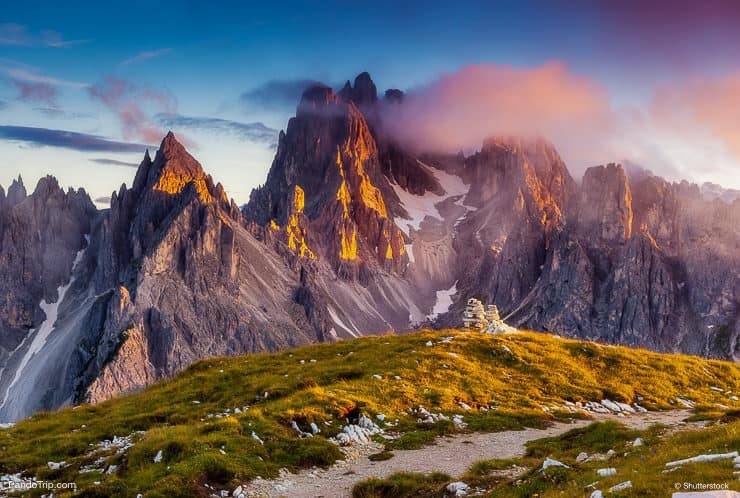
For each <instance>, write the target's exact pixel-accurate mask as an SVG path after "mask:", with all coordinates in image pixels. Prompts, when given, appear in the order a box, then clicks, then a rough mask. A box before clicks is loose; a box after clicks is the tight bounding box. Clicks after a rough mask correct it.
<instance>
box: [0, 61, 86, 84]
mask: <svg viewBox="0 0 740 498" xmlns="http://www.w3.org/2000/svg"><path fill="white" fill-rule="evenodd" d="M0 73H4V74H6V75H7V76H10V77H11V78H12V79H14V80H19V81H28V82H32V83H43V84H46V85H55V86H64V87H68V88H85V87H87V86H88V84H87V83H82V82H79V81H70V80H65V79H61V78H54V77H52V76H46V75H44V74H43V73H41V72H40V71H39V70H38V69H37V68H35V67H33V66H29V65H28V64H23V63H20V62H17V61H13V60H11V59H3V58H0Z"/></svg>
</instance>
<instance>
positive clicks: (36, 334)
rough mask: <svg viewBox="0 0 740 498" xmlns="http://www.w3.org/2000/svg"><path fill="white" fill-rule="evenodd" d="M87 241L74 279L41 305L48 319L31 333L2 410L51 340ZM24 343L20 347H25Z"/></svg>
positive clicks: (73, 265)
mask: <svg viewBox="0 0 740 498" xmlns="http://www.w3.org/2000/svg"><path fill="white" fill-rule="evenodd" d="M85 239H86V240H87V245H85V247H84V248H82V249H80V250H79V251H78V252H77V255H76V256H75V259H74V263H73V264H72V272H71V275H72V277H71V278H70V279H69V282H68V283H67V284H66V285H60V286H59V287H58V288H57V300H56V301H55V302H53V303H48V302H46V300H44V301H41V304H40V305H39V306H40V307H41V310H42V311H43V312H44V314H45V315H46V319H45V320H44V321H43V322H42V323H41V325H39V327H38V328H37V329H36V330H35V331H33V330H32V331H31V332H30V333H29V337H30V336H31V335H33V340H32V341H31V344H30V345H29V346H28V349H27V350H26V352H25V354H24V355H23V357H22V358H21V361H20V363H19V365H18V368H16V370H15V376H14V377H13V380H12V381H11V382H10V384H8V387H7V389H6V390H5V394H4V395H3V399H2V402H0V408H2V407H3V406H5V403H6V402H7V400H8V395H9V394H10V391H11V389H12V388H13V386H15V384H16V383H17V382H18V380H19V379H20V378H21V376H22V375H23V370H24V369H25V368H26V366H27V365H28V363H29V362H30V361H31V359H32V358H33V357H34V356H35V355H36V354H37V353H38V352H39V351H41V349H43V347H44V346H45V345H46V341H47V339H48V338H49V336H50V335H51V334H52V332H54V328H55V325H56V322H57V317H58V316H59V305H60V304H62V301H64V296H65V295H66V294H67V291H68V290H69V288H70V287H72V284H74V281H75V277H74V272H75V269H76V268H77V266H78V265H79V263H80V262H81V261H82V257H83V255H84V254H85V250H86V249H87V246H88V245H89V243H90V237H89V236H87V235H86V236H85ZM26 339H27V338H26ZM26 339H24V341H23V343H25V341H26ZM23 343H21V345H20V346H19V348H20V347H21V346H23Z"/></svg>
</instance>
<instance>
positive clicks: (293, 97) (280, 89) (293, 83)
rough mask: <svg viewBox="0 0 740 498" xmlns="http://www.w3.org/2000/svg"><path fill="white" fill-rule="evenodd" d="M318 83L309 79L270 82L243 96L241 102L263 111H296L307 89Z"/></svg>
mask: <svg viewBox="0 0 740 498" xmlns="http://www.w3.org/2000/svg"><path fill="white" fill-rule="evenodd" d="M317 83H318V82H317V81H315V80H312V79H308V78H299V79H291V80H270V81H267V82H265V83H263V84H261V85H260V86H258V87H255V88H253V89H251V90H248V91H246V92H244V93H242V94H241V96H240V100H241V102H242V103H244V104H246V105H248V106H255V107H259V108H262V109H268V110H273V109H279V110H283V109H286V108H288V109H295V107H296V106H297V105H298V101H299V100H300V98H301V95H302V94H303V92H304V90H306V88H308V87H310V86H312V85H315V84H317Z"/></svg>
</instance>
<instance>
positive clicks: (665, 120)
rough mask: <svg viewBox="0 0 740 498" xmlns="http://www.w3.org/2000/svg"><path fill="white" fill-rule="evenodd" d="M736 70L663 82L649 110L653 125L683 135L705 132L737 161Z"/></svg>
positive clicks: (739, 85)
mask: <svg viewBox="0 0 740 498" xmlns="http://www.w3.org/2000/svg"><path fill="white" fill-rule="evenodd" d="M738 109H740V72H736V73H734V74H730V75H726V76H722V77H718V78H692V79H690V80H688V81H685V82H680V83H673V84H669V85H664V86H662V87H660V88H658V90H657V91H656V93H655V98H654V99H653V103H652V106H651V113H652V116H653V118H654V119H655V120H656V122H657V124H658V125H659V126H660V127H662V128H666V129H669V130H671V131H673V132H674V133H677V134H680V135H682V136H687V137H691V136H694V137H697V136H700V135H702V134H708V135H709V136H710V137H712V138H714V139H716V140H719V141H720V142H722V144H723V145H724V146H725V147H726V148H727V150H728V151H729V152H730V153H731V154H732V155H733V156H734V157H735V159H737V160H738V161H740V119H739V118H738Z"/></svg>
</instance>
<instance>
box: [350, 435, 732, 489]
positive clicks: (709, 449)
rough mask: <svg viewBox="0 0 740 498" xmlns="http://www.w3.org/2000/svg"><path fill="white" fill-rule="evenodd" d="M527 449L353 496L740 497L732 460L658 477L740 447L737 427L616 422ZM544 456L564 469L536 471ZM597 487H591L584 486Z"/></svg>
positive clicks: (379, 484) (402, 478) (375, 482)
mask: <svg viewBox="0 0 740 498" xmlns="http://www.w3.org/2000/svg"><path fill="white" fill-rule="evenodd" d="M638 436H639V437H641V438H642V439H643V441H644V445H643V446H640V447H636V448H635V447H632V445H631V442H632V441H634V438H635V437H638ZM527 447H528V451H527V455H526V456H524V457H522V458H515V459H507V460H483V461H480V462H477V463H475V464H474V465H473V466H472V467H471V468H470V469H469V470H468V472H467V473H466V474H465V475H463V476H458V477H456V478H453V477H450V479H448V480H447V481H442V482H440V481H439V480H436V479H435V481H434V482H435V485H434V486H433V487H430V486H428V485H427V484H426V483H427V479H430V478H431V476H424V475H420V474H396V475H394V476H392V477H391V478H388V479H385V480H383V479H368V480H366V481H363V482H360V483H358V484H357V485H356V486H355V488H354V495H353V496H354V497H355V498H360V497H365V496H373V497H377V498H389V497H394V498H406V497H418V496H430V497H442V496H444V492H443V490H444V487H445V485H446V484H448V483H449V482H451V481H453V480H462V481H464V482H465V483H467V484H468V485H470V486H471V488H474V487H478V488H481V489H483V490H486V493H485V496H491V497H497V498H498V497H502V498H529V497H532V496H538V497H541V498H546V497H556V496H557V497H562V496H589V495H590V494H591V492H592V491H593V489H601V490H602V491H603V492H604V495H605V496H613V497H616V498H619V497H628V496H629V497H632V496H644V497H653V496H670V495H671V493H672V492H673V491H674V490H675V483H676V482H680V483H684V482H689V483H727V484H728V486H729V489H731V490H739V491H740V481H738V480H737V479H736V478H735V477H734V476H733V474H732V472H733V468H732V460H722V461H719V462H712V463H695V464H687V465H684V466H683V467H682V468H681V469H680V470H678V471H676V472H671V473H663V471H664V470H666V467H665V464H666V463H667V462H670V461H674V460H680V459H682V458H687V457H690V456H696V455H700V454H706V453H728V452H731V451H735V450H737V449H738V448H740V421H733V422H730V423H728V424H719V425H715V426H712V427H709V428H706V429H702V430H689V431H683V432H678V433H672V434H668V433H666V432H665V428H664V427H660V426H654V427H651V428H649V429H647V430H645V431H633V430H629V429H626V428H625V427H624V426H622V425H621V424H618V423H615V422H605V423H598V422H597V423H594V424H591V425H589V426H587V427H584V428H581V429H576V430H573V431H569V432H567V433H565V434H562V435H561V436H558V437H553V438H546V439H540V440H536V441H532V442H530V443H529V444H528V445H527ZM610 449H613V450H615V452H616V455H615V456H613V457H612V458H610V459H609V460H608V461H594V462H583V463H576V461H575V458H576V456H577V454H578V453H580V452H581V451H585V452H587V453H589V454H593V453H595V452H597V451H601V452H603V453H605V452H606V451H608V450H610ZM545 456H549V457H551V458H555V459H557V460H559V461H562V462H564V463H566V464H567V465H569V467H570V468H569V469H564V468H559V467H556V468H553V467H551V468H548V469H547V470H545V471H544V472H540V468H541V466H542V462H543V460H544V458H545ZM603 467H614V468H616V469H617V475H616V476H612V477H599V476H598V475H597V474H596V470H597V469H599V468H603ZM512 468H514V469H518V472H517V473H516V475H515V476H512V475H510V474H509V475H507V473H506V471H507V470H511V469H512ZM627 480H631V481H632V483H633V488H632V489H630V490H628V491H625V492H622V493H612V494H610V493H607V492H606V491H607V490H608V489H609V488H610V487H611V486H614V485H616V484H619V483H620V482H624V481H627ZM596 481H598V485H597V486H596V487H595V488H594V487H591V486H590V485H592V484H593V483H594V482H596ZM398 482H404V483H405V486H403V487H401V486H398V485H395V483H398ZM412 483H415V487H414V485H412ZM373 493H374V494H373Z"/></svg>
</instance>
